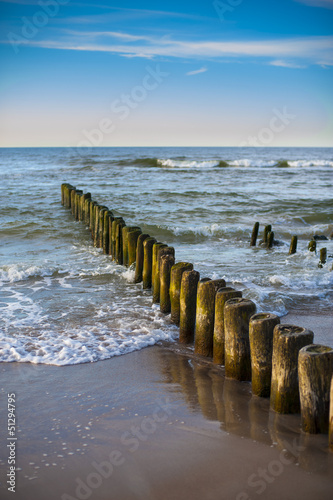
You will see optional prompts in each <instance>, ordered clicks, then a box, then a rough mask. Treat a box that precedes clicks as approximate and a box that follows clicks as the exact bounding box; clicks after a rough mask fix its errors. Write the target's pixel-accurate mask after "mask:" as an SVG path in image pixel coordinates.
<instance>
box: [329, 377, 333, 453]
mask: <svg viewBox="0 0 333 500" xmlns="http://www.w3.org/2000/svg"><path fill="white" fill-rule="evenodd" d="M328 446H329V449H330V450H331V451H333V377H332V379H331V392H330V414H329V423H328Z"/></svg>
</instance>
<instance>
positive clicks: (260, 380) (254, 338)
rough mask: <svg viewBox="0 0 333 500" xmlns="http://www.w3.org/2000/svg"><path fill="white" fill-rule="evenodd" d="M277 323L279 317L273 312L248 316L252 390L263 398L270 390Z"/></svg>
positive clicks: (267, 395) (278, 322)
mask: <svg viewBox="0 0 333 500" xmlns="http://www.w3.org/2000/svg"><path fill="white" fill-rule="evenodd" d="M279 324H280V318H279V317H278V316H275V314H270V313H259V314H254V315H253V316H252V317H251V318H250V325H249V337H250V351H251V367H252V392H253V394H255V395H256V396H260V397H263V398H266V397H269V395H270V392H271V378H272V354H273V332H274V328H275V326H276V325H279Z"/></svg>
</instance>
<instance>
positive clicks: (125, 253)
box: [123, 226, 141, 267]
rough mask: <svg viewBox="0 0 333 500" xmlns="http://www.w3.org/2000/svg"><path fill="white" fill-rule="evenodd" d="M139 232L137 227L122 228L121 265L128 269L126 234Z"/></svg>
mask: <svg viewBox="0 0 333 500" xmlns="http://www.w3.org/2000/svg"><path fill="white" fill-rule="evenodd" d="M136 230H140V231H141V228H140V227H138V226H124V227H123V264H124V266H126V267H128V265H129V264H128V233H129V232H130V231H136Z"/></svg>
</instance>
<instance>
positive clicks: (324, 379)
mask: <svg viewBox="0 0 333 500" xmlns="http://www.w3.org/2000/svg"><path fill="white" fill-rule="evenodd" d="M332 375H333V349H332V348H331V347H327V346H323V345H319V344H313V345H308V346H305V347H303V348H302V349H301V350H300V351H299V355H298V378H299V393H300V401H301V417H302V429H303V431H304V432H308V433H311V434H318V433H323V434H326V433H327V432H328V422H329V405H330V389H331V379H332Z"/></svg>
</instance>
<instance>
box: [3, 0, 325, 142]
mask: <svg viewBox="0 0 333 500" xmlns="http://www.w3.org/2000/svg"><path fill="white" fill-rule="evenodd" d="M332 89H333V0H279V1H273V0H270V1H268V0H221V1H217V0H215V1H210V0H209V1H203V0H202V1H193V0H191V1H187V0H186V1H182V0H177V1H176V0H168V2H157V1H156V0H155V1H152V0H145V1H134V0H133V1H129V0H122V1H121V0H118V1H117V0H97V2H96V3H94V2H93V1H92V0H79V1H75V0H0V110H1V112H0V147H46V146H68V147H73V146H74V147H91V146H256V147H258V146H260V147H261V146H263V147H280V146H301V147H302V146H311V147H332V146H333V90H332Z"/></svg>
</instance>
